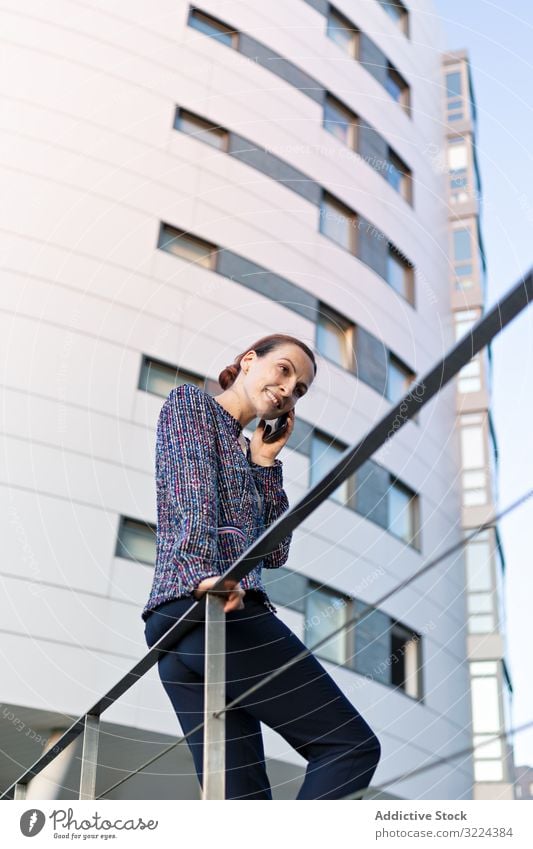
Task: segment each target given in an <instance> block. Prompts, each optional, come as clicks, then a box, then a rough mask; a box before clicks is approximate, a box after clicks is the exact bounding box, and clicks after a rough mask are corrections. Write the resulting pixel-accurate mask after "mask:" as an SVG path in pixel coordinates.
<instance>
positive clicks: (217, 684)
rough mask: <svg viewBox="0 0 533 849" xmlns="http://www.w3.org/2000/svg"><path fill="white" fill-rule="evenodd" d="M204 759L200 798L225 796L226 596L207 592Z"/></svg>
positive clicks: (222, 797) (221, 797) (220, 797)
mask: <svg viewBox="0 0 533 849" xmlns="http://www.w3.org/2000/svg"><path fill="white" fill-rule="evenodd" d="M206 595H207V598H206V604H205V665H204V670H205V684H204V723H205V724H204V759H203V781H202V799H224V798H225V795H226V714H225V713H223V714H222V716H220V717H216V716H214V715H213V714H214V712H215V711H219V710H222V709H223V708H225V707H226V614H225V612H224V605H225V603H226V599H225V598H221V597H220V596H216V595H213V594H212V593H210V592H207V593H206Z"/></svg>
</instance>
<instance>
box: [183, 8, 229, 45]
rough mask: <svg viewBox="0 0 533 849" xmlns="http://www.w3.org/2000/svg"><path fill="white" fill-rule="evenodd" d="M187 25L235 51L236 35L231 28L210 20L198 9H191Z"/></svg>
mask: <svg viewBox="0 0 533 849" xmlns="http://www.w3.org/2000/svg"><path fill="white" fill-rule="evenodd" d="M187 23H188V25H189V26H190V27H192V28H193V29H196V30H198V31H199V32H202V33H203V34H204V35H208V36H209V37H210V38H214V39H216V40H217V41H220V42H221V43H222V44H226V45H227V46H228V47H233V48H234V49H237V44H238V33H237V32H236V31H235V30H234V29H232V28H231V27H228V26H226V24H223V23H222V21H218V20H217V19H216V18H212V17H211V15H206V14H205V12H200V11H199V9H191V11H190V12H189V20H188V21H187Z"/></svg>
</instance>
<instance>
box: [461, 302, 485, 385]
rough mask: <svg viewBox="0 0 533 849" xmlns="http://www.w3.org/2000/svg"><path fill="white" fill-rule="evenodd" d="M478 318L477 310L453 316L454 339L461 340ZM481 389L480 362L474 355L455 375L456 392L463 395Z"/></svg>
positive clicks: (462, 311) (463, 311)
mask: <svg viewBox="0 0 533 849" xmlns="http://www.w3.org/2000/svg"><path fill="white" fill-rule="evenodd" d="M479 316H480V312H479V311H478V310H459V311H458V312H456V313H455V314H454V320H455V338H456V339H457V340H459V339H461V338H462V337H463V336H464V335H465V333H467V332H468V331H469V330H470V328H471V327H472V326H473V325H474V324H475V323H476V321H477V320H478V318H479ZM480 389H481V360H480V357H479V354H476V356H475V357H473V358H472V359H471V360H470V362H469V363H467V364H466V366H463V368H462V369H461V371H460V372H459V374H458V375H457V390H458V391H459V392H461V393H463V394H465V393H468V392H479V390H480Z"/></svg>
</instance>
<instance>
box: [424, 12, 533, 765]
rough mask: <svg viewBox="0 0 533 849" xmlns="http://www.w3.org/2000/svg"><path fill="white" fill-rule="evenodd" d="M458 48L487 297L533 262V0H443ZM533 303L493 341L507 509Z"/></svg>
mask: <svg viewBox="0 0 533 849" xmlns="http://www.w3.org/2000/svg"><path fill="white" fill-rule="evenodd" d="M434 8H435V10H436V12H437V13H438V15H439V16H440V18H441V21H442V26H443V28H444V31H445V33H446V36H447V46H448V48H449V49H456V48H466V49H467V50H468V53H469V57H470V63H471V68H472V75H473V82H474V92H475V97H476V103H477V109H478V125H477V131H478V132H477V146H478V155H479V167H480V172H481V183H482V189H483V214H482V228H483V236H484V242H485V251H486V256H487V265H488V297H487V305H491V304H493V303H494V302H495V301H496V300H497V299H498V298H499V297H501V295H502V294H503V293H505V292H506V291H508V290H509V288H510V287H511V286H513V285H514V284H515V283H516V282H517V281H518V280H519V279H520V277H521V275H522V274H523V273H524V272H525V271H526V270H527V269H528V268H530V267H531V266H532V265H533V161H532V159H533V154H532V145H531V142H532V140H533V96H532V79H533V74H532V62H531V55H532V51H531V45H532V44H533V5H532V4H531V2H530V0H529V2H526V0H505V2H499V3H494V2H489V0H469V2H465V0H434ZM532 353H533V307H528V308H526V310H524V311H523V312H522V314H521V315H520V316H519V317H518V318H517V319H515V320H514V322H512V324H510V325H509V326H508V327H507V328H506V329H505V330H504V331H502V333H501V334H499V336H498V337H497V338H496V340H495V341H494V343H493V355H494V369H493V383H492V398H493V405H492V409H493V415H494V423H495V428H496V435H497V439H498V447H499V453H500V474H499V505H498V509H499V510H502V509H503V508H504V507H506V506H507V505H508V504H510V503H511V502H513V501H515V500H516V499H517V498H518V497H519V496H520V495H522V494H523V493H525V492H527V491H528V490H529V489H531V488H533V452H532V439H531V430H532V427H531V422H532V420H533V356H532ZM532 528H533V498H532V499H530V500H529V501H528V502H526V504H524V505H523V506H521V507H519V508H518V509H517V510H516V511H514V512H513V513H512V514H511V515H510V516H508V517H505V518H504V519H503V520H502V522H501V524H500V531H501V536H502V542H503V548H504V552H505V556H506V567H507V568H506V573H507V574H506V583H505V596H506V599H505V600H506V607H507V636H506V644H507V660H508V665H509V669H510V673H511V678H512V681H513V687H514V699H513V701H514V708H513V724H514V725H520V724H523V723H525V722H528V721H530V720H533V683H532V680H531V677H532V676H531V673H532V667H533V664H532V661H531V651H532V633H531V631H530V629H529V626H530V622H531V615H532V610H531V606H532V604H533V557H532V554H531V552H532V549H533V536H532V534H531V529H532ZM514 747H515V763H516V764H530V765H531V766H533V731H528V732H525V733H523V734H519V735H517V736H516V737H515V741H514Z"/></svg>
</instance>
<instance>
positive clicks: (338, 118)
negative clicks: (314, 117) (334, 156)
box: [323, 94, 357, 150]
mask: <svg viewBox="0 0 533 849" xmlns="http://www.w3.org/2000/svg"><path fill="white" fill-rule="evenodd" d="M323 126H324V129H325V130H327V131H328V133H331V135H332V136H335V138H337V139H338V140H339V141H340V142H342V143H343V144H345V145H346V146H347V147H349V148H351V149H352V150H357V117H356V116H355V115H354V113H353V112H351V111H350V110H349V109H348V108H347V107H346V106H344V105H343V104H342V103H341V102H340V101H339V100H337V99H336V98H335V97H332V96H331V95H330V94H328V95H327V97H326V100H325V103H324V122H323Z"/></svg>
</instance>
